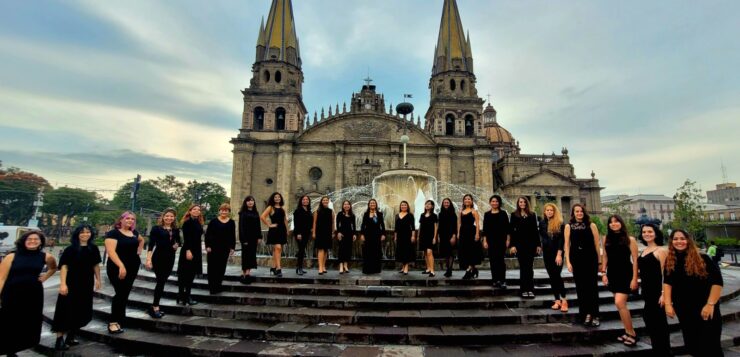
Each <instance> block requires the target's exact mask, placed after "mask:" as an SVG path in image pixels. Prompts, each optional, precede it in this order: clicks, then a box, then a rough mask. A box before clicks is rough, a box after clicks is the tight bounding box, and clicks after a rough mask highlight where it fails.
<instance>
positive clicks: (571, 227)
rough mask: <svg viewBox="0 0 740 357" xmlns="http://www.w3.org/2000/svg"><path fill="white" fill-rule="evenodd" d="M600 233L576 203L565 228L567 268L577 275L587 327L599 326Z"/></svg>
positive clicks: (578, 291)
mask: <svg viewBox="0 0 740 357" xmlns="http://www.w3.org/2000/svg"><path fill="white" fill-rule="evenodd" d="M599 245H600V244H599V229H598V228H597V227H596V224H594V223H592V222H591V218H590V217H589V216H588V213H586V208H585V207H584V206H583V205H582V204H580V203H576V204H574V205H573V207H572V208H571V209H570V223H568V224H566V225H565V246H564V248H565V264H566V266H567V267H568V271H569V272H571V273H573V281H574V282H575V283H576V296H578V303H579V304H580V305H581V306H580V308H579V316H580V318H582V319H583V324H584V325H586V326H591V327H597V326H599V325H600V322H599V286H598V278H599Z"/></svg>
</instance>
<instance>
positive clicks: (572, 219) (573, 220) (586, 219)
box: [570, 203, 591, 226]
mask: <svg viewBox="0 0 740 357" xmlns="http://www.w3.org/2000/svg"><path fill="white" fill-rule="evenodd" d="M576 207H581V210H582V211H583V222H582V223H584V224H585V225H587V226H590V225H591V217H590V216H589V215H588V212H586V206H584V205H582V204H580V203H576V204H574V205H573V207H571V208H570V223H571V224H573V223H578V221H577V220H576Z"/></svg>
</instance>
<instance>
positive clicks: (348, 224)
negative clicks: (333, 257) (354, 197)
mask: <svg viewBox="0 0 740 357" xmlns="http://www.w3.org/2000/svg"><path fill="white" fill-rule="evenodd" d="M356 225H357V223H355V215H354V214H353V215H351V216H346V215H345V214H344V212H342V213H339V214H338V215H337V232H338V233H341V234H342V240H340V241H339V254H338V255H339V257H338V258H339V262H340V263H346V262H349V261H350V260H352V243H353V242H352V236H354V235H355V234H356V233H355V231H356V230H357V227H356Z"/></svg>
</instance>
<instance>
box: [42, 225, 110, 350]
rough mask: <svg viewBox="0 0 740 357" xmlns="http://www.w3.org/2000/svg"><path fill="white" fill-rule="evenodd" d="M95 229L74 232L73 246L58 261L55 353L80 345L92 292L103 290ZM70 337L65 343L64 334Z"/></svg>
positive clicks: (80, 229)
mask: <svg viewBox="0 0 740 357" xmlns="http://www.w3.org/2000/svg"><path fill="white" fill-rule="evenodd" d="M93 232H94V231H93V228H92V227H91V226H90V225H88V224H82V225H80V226H78V227H77V228H75V230H74V232H72V238H71V239H70V241H71V243H72V244H71V245H70V246H69V247H67V248H65V249H64V252H62V257H61V258H60V259H59V266H60V271H61V274H60V283H59V296H58V297H57V305H56V308H55V309H54V322H53V323H52V325H51V330H52V331H54V332H56V334H57V342H56V345H55V346H54V347H55V349H56V350H59V351H63V350H66V349H67V346H74V345H77V344H79V342H77V341H76V340H75V336H76V335H77V331H78V330H79V329H80V328H81V327H84V326H85V325H87V324H88V323H89V322H90V321H91V320H92V310H93V309H92V306H93V291H94V290H100V285H101V280H100V261H101V260H100V250H99V249H98V247H97V246H96V245H95V244H93V242H92V241H91V239H92V237H93V236H94V235H95V234H94V233H93ZM65 333H66V334H67V338H66V340H65V339H64V334H65Z"/></svg>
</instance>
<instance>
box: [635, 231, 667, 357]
mask: <svg viewBox="0 0 740 357" xmlns="http://www.w3.org/2000/svg"><path fill="white" fill-rule="evenodd" d="M640 241H642V243H643V244H645V245H646V246H647V248H645V250H643V251H642V254H640V257H638V258H637V266H638V269H639V274H640V287H641V294H642V300H643V301H644V303H645V304H644V307H643V309H642V319H643V320H644V321H645V327H646V330H647V331H648V334H649V335H650V344H651V345H652V347H653V353H654V355H655V356H670V355H671V344H670V340H669V337H668V336H669V333H670V332H669V331H668V320H667V318H666V315H665V310H664V309H663V267H664V266H665V259H666V256H667V255H668V251H667V250H666V249H665V248H664V247H662V245H663V232H661V230H660V229H659V228H658V227H657V226H656V225H654V224H651V223H648V224H646V225H643V226H642V229H641V230H640Z"/></svg>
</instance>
